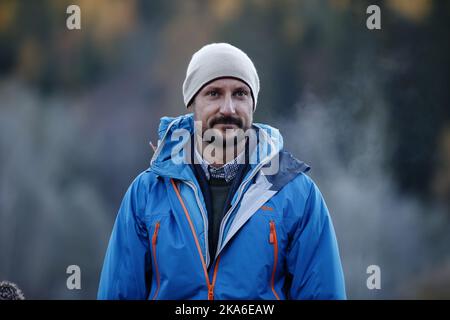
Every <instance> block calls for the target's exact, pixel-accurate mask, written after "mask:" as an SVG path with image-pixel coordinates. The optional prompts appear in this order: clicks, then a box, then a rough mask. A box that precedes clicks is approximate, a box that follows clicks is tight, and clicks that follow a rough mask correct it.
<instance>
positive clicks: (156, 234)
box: [152, 221, 161, 300]
mask: <svg viewBox="0 0 450 320" xmlns="http://www.w3.org/2000/svg"><path fill="white" fill-rule="evenodd" d="M159 226H160V222H159V221H158V222H157V223H156V226H155V231H153V237H152V251H153V263H154V265H155V266H154V267H155V274H156V290H155V294H154V295H153V298H152V300H156V297H157V296H158V292H159V286H160V281H161V279H160V275H159V268H158V261H157V260H156V244H157V242H158V232H159Z"/></svg>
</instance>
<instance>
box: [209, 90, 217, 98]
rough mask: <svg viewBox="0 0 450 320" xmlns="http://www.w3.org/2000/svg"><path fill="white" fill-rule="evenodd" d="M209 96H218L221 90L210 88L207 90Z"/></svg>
mask: <svg viewBox="0 0 450 320" xmlns="http://www.w3.org/2000/svg"><path fill="white" fill-rule="evenodd" d="M206 95H207V96H211V97H217V96H218V95H219V92H218V91H217V90H215V89H212V90H209V91H207V92H206Z"/></svg>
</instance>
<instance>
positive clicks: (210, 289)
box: [208, 285, 214, 300]
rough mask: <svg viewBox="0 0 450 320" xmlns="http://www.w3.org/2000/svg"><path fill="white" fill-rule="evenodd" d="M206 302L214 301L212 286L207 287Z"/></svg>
mask: <svg viewBox="0 0 450 320" xmlns="http://www.w3.org/2000/svg"><path fill="white" fill-rule="evenodd" d="M208 300H214V286H212V285H209V287H208Z"/></svg>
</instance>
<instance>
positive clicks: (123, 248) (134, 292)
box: [97, 177, 151, 300]
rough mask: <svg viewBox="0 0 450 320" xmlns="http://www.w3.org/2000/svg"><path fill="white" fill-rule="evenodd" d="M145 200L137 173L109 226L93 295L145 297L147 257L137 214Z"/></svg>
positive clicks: (145, 235)
mask: <svg viewBox="0 0 450 320" xmlns="http://www.w3.org/2000/svg"><path fill="white" fill-rule="evenodd" d="M145 203H146V193H145V188H144V186H143V185H141V183H140V179H139V177H138V178H136V180H135V181H134V182H133V183H132V184H131V186H130V187H129V188H128V190H127V192H126V194H125V196H124V198H123V200H122V203H121V205H120V209H119V212H118V215H117V218H116V221H115V224H114V227H113V231H112V234H111V237H110V240H109V244H108V249H107V251H106V256H105V261H104V264H103V269H102V273H101V277H100V285H99V289H98V294H97V298H98V299H102V300H106V299H107V300H112V299H147V297H148V294H149V285H148V281H150V280H149V279H151V276H150V275H151V260H150V252H149V238H148V232H147V229H146V227H145V225H144V223H143V222H142V220H141V218H140V216H141V215H143V212H144V209H145Z"/></svg>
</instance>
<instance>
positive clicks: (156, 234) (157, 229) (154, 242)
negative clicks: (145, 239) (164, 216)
mask: <svg viewBox="0 0 450 320" xmlns="http://www.w3.org/2000/svg"><path fill="white" fill-rule="evenodd" d="M158 231H159V222H158V223H156V226H155V232H153V239H152V243H153V244H154V245H155V244H156V239H157V238H158Z"/></svg>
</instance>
